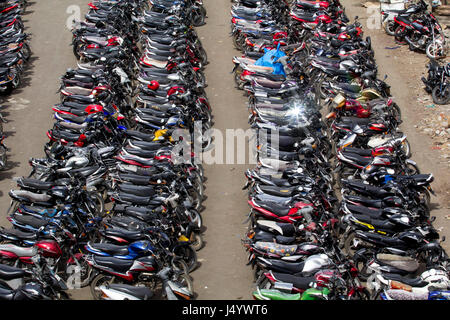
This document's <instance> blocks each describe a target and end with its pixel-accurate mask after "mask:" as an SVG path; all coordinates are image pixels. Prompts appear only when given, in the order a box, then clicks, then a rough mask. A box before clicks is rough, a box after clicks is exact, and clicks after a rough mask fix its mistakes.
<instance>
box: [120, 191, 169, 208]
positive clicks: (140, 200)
mask: <svg viewBox="0 0 450 320" xmlns="http://www.w3.org/2000/svg"><path fill="white" fill-rule="evenodd" d="M119 196H120V199H121V200H124V201H127V202H131V203H133V204H135V205H149V204H157V202H160V201H157V200H153V199H151V198H149V197H141V196H137V195H134V194H130V193H124V192H119ZM117 201H119V199H117Z"/></svg>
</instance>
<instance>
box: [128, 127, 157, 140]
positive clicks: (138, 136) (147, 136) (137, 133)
mask: <svg viewBox="0 0 450 320" xmlns="http://www.w3.org/2000/svg"><path fill="white" fill-rule="evenodd" d="M125 134H126V135H127V136H128V137H130V138H134V139H139V140H143V141H153V139H155V135H153V134H148V133H143V132H140V131H136V130H127V131H125Z"/></svg>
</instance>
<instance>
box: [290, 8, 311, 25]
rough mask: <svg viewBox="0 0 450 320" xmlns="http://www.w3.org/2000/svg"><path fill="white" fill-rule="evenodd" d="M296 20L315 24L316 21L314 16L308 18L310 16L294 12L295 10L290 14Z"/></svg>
mask: <svg viewBox="0 0 450 320" xmlns="http://www.w3.org/2000/svg"><path fill="white" fill-rule="evenodd" d="M292 13H293V14H294V15H295V17H296V18H298V19H301V20H305V21H306V22H315V21H316V17H314V16H310V15H306V14H303V13H300V12H296V11H295V10H293V12H292Z"/></svg>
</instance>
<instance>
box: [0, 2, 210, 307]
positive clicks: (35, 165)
mask: <svg viewBox="0 0 450 320" xmlns="http://www.w3.org/2000/svg"><path fill="white" fill-rule="evenodd" d="M205 17H206V12H205V10H204V9H203V6H202V4H201V2H199V1H190V0H185V1H166V0H160V1H151V2H150V1H147V0H97V1H93V2H91V3H89V10H88V12H87V13H86V15H85V20H84V21H82V22H79V23H77V24H76V25H75V27H74V29H73V30H72V32H73V41H72V45H73V52H74V54H75V56H76V57H77V60H78V62H77V68H74V69H68V70H67V71H66V73H65V74H64V75H63V76H62V77H61V87H60V90H59V91H60V98H61V99H60V103H58V104H56V105H54V106H53V108H52V110H53V111H54V113H53V116H54V119H55V122H54V125H53V127H52V128H51V129H50V130H48V131H47V136H48V138H49V141H48V143H46V145H45V146H44V151H45V157H44V158H31V159H30V161H29V164H30V166H31V172H30V174H29V176H28V177H18V178H16V179H15V180H16V182H17V186H18V188H17V189H13V190H11V191H10V192H9V196H10V197H11V206H10V208H9V211H8V217H7V219H8V220H9V221H10V222H11V224H12V227H11V228H2V229H1V230H0V238H1V243H0V261H1V263H2V264H1V265H0V270H1V271H0V280H1V281H0V299H6V300H21V299H33V300H36V299H68V298H70V296H69V295H68V293H67V290H68V289H79V288H82V287H87V286H89V287H90V291H91V294H92V297H93V299H97V300H149V299H169V300H177V299H192V298H194V289H193V282H192V278H191V276H190V272H191V271H193V270H194V269H195V268H197V267H198V263H197V255H196V252H197V251H198V250H200V249H201V248H202V247H203V241H202V235H201V232H202V227H203V226H202V217H201V214H200V212H201V211H202V209H203V207H202V199H203V181H204V176H203V168H202V167H201V165H200V164H196V162H195V159H194V151H193V150H194V143H193V142H192V141H191V139H190V138H191V136H193V135H194V131H195V130H194V129H195V128H194V124H195V123H196V121H198V122H200V123H203V125H204V127H202V126H198V130H200V131H201V130H202V129H204V128H205V127H208V126H209V125H211V115H210V107H209V104H208V100H207V97H206V96H205V94H204V90H203V88H204V87H205V85H206V84H205V79H204V76H203V73H202V69H203V67H204V65H205V64H206V63H207V57H206V52H205V51H204V50H203V48H202V46H201V43H200V40H199V38H198V36H197V34H196V32H195V29H193V27H194V26H198V25H202V24H203V23H204V19H205ZM207 120H209V122H207ZM177 131H180V132H179V134H178V135H175V134H174V133H176V132H177ZM180 137H184V138H185V139H182V138H180ZM180 145H183V148H180ZM205 145H206V144H200V150H201V147H202V146H205ZM177 148H178V149H177ZM185 149H188V151H186V152H184V153H185V154H184V155H183V156H180V155H179V154H180V153H181V151H183V150H185ZM177 150H178V151H177ZM179 150H181V151H179ZM186 154H187V155H186ZM180 159H181V160H180Z"/></svg>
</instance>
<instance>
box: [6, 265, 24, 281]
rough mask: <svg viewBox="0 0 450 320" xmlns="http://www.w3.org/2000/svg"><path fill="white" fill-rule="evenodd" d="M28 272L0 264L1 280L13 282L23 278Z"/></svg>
mask: <svg viewBox="0 0 450 320" xmlns="http://www.w3.org/2000/svg"><path fill="white" fill-rule="evenodd" d="M26 274H27V272H26V271H25V270H23V269H21V268H16V267H12V266H8V265H5V264H0V279H2V280H12V279H17V278H23V277H24V276H25V275H26Z"/></svg>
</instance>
